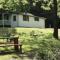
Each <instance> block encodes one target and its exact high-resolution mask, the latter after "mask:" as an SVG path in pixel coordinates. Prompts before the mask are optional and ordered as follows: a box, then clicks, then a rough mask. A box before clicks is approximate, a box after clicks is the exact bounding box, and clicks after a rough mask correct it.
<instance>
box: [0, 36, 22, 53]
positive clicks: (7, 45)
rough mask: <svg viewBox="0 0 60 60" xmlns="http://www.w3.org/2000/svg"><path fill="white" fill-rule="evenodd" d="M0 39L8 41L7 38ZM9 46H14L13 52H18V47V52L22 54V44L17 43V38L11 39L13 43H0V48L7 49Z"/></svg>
mask: <svg viewBox="0 0 60 60" xmlns="http://www.w3.org/2000/svg"><path fill="white" fill-rule="evenodd" d="M0 39H9V38H8V37H5V38H4V37H3V38H0ZM9 46H14V49H15V51H18V50H19V47H20V52H21V53H22V44H21V43H20V44H19V43H18V38H15V37H14V38H13V42H0V47H9Z"/></svg>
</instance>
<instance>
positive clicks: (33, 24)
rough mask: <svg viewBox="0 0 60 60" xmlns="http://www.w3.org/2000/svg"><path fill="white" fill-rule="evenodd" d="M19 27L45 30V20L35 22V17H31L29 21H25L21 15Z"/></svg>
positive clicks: (40, 19)
mask: <svg viewBox="0 0 60 60" xmlns="http://www.w3.org/2000/svg"><path fill="white" fill-rule="evenodd" d="M18 26H19V27H39V28H45V19H43V18H39V21H34V17H32V16H30V17H29V21H23V16H22V15H19V20H18Z"/></svg>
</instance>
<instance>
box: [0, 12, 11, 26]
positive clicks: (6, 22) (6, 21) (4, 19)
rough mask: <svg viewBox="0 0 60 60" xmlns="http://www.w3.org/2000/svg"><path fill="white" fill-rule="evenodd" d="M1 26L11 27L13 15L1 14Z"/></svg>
mask: <svg viewBox="0 0 60 60" xmlns="http://www.w3.org/2000/svg"><path fill="white" fill-rule="evenodd" d="M0 27H11V15H10V14H5V13H2V14H0Z"/></svg>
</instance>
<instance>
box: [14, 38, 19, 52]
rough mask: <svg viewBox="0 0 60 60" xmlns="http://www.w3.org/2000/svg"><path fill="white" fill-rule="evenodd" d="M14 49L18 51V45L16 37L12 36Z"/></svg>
mask: <svg viewBox="0 0 60 60" xmlns="http://www.w3.org/2000/svg"><path fill="white" fill-rule="evenodd" d="M13 40H14V49H15V51H19V46H18V37H14V38H13Z"/></svg>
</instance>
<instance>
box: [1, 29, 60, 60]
mask: <svg viewBox="0 0 60 60" xmlns="http://www.w3.org/2000/svg"><path fill="white" fill-rule="evenodd" d="M14 29H15V30H16V33H17V34H19V42H22V44H23V46H22V48H23V51H24V52H28V51H30V50H32V49H35V48H39V49H42V50H43V51H44V50H47V49H48V51H50V50H49V48H50V45H49V44H50V43H51V41H52V43H51V44H52V45H53V46H54V45H56V44H54V43H56V42H57V44H58V45H57V46H59V45H60V43H58V42H59V41H57V40H55V39H54V38H53V36H52V34H53V29H40V28H14ZM6 30H7V29H6ZM8 30H10V29H8ZM15 30H13V31H15ZM9 32H10V31H9ZM33 34H37V36H33ZM59 35H60V30H59ZM44 41H45V42H44ZM40 44H41V45H40ZM44 44H45V45H46V44H47V45H48V46H47V45H46V46H47V48H46V47H45V45H44ZM40 47H41V48H40ZM42 47H45V48H44V49H43V48H42ZM59 47H60V46H59ZM44 53H45V52H44ZM14 55H15V56H17V55H16V54H11V55H9V54H8V55H0V60H5V59H6V60H7V59H9V57H11V56H14ZM8 56H9V57H8Z"/></svg>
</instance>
